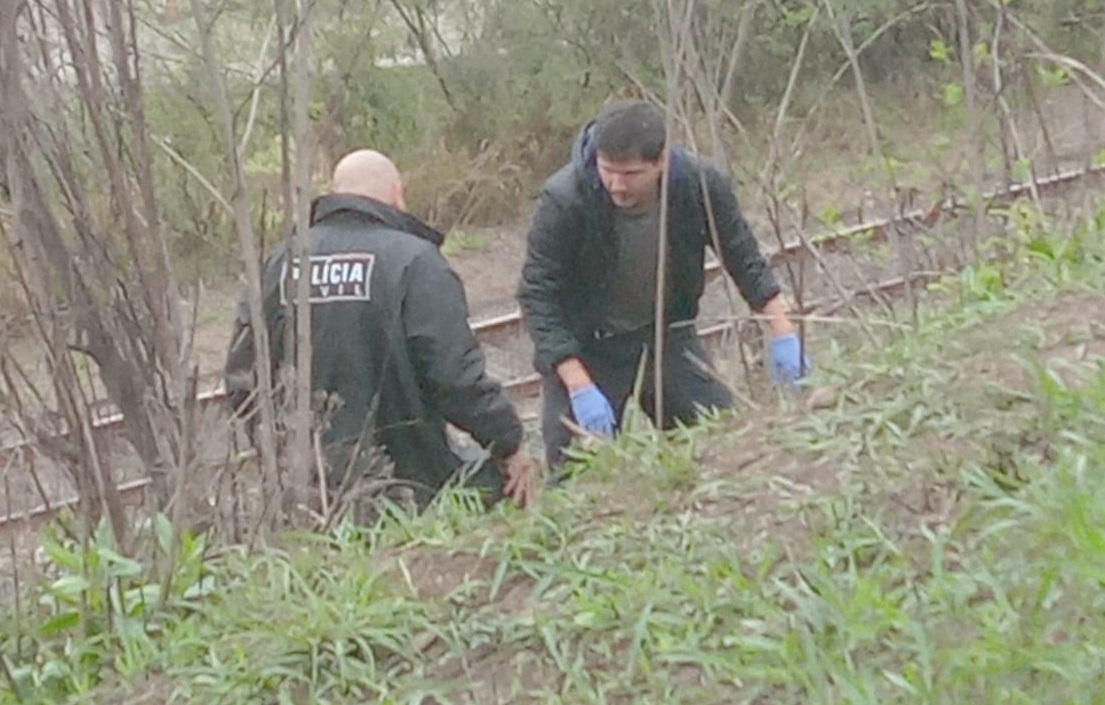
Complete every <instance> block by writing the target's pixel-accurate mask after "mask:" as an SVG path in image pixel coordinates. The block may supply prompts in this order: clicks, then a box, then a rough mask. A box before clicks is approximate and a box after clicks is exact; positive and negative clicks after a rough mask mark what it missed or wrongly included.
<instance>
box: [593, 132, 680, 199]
mask: <svg viewBox="0 0 1105 705" xmlns="http://www.w3.org/2000/svg"><path fill="white" fill-rule="evenodd" d="M594 132H595V121H594V120H592V121H591V122H589V123H587V124H586V125H584V126H583V129H581V130H580V131H579V135H577V136H576V139H575V143H574V144H573V145H572V171H573V172H574V173H575V176H576V178H577V179H578V180H579V181H580V182H581V183H585V184H587V185H588V186H589V187H590V188H592V189H594V190H595V191H602V190H603V188H602V180H601V179H599V168H598V163H597V162H598V153H599V152H598V148H597V147H596V146H595V136H594ZM689 160H690V156H689V155H688V154H687V152H686V151H684V150H683V148H682V147H680V146H679V145H677V144H672V145H670V146H669V147H668V178H669V180H670V183H671V184H673V185H674V184H678V183H680V182H681V181H682V180H683V179H685V178H686V177H687V174H688V167H689Z"/></svg>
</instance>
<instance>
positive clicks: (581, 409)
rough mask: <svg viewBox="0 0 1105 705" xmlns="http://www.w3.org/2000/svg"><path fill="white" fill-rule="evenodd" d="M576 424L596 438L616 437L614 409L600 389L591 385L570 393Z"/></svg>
mask: <svg viewBox="0 0 1105 705" xmlns="http://www.w3.org/2000/svg"><path fill="white" fill-rule="evenodd" d="M569 398H570V399H571V402H572V415H573V416H575V419H576V423H577V424H579V426H580V427H581V428H582V429H583V430H585V431H588V432H589V433H593V434H595V435H596V436H613V435H614V424H615V421H614V409H612V408H611V406H610V402H609V401H608V400H607V399H606V397H605V396H604V395H603V393H602V392H601V391H599V388H598V387H596V386H595V385H594V384H589V385H587V386H586V387H582V388H580V389H577V390H575V391H572V392H569Z"/></svg>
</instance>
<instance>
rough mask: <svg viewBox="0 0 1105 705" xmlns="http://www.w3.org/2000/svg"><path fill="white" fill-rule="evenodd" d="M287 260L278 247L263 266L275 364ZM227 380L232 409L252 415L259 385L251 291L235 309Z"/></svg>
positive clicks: (280, 340)
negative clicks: (282, 275) (279, 292)
mask: <svg viewBox="0 0 1105 705" xmlns="http://www.w3.org/2000/svg"><path fill="white" fill-rule="evenodd" d="M283 262H284V249H283V247H279V248H277V249H276V250H275V251H274V252H273V253H272V254H271V255H270V256H269V257H268V259H267V260H266V261H265V263H264V265H263V266H262V272H261V275H262V285H261V288H262V298H263V299H264V301H263V306H264V309H265V315H264V318H265V321H266V325H267V326H268V331H269V359H270V360H271V364H273V365H275V364H276V362H277V360H280V359H281V358H282V346H283V342H284V341H283V336H282V335H279V334H277V335H275V336H274V335H272V334H273V332H274V331H281V330H283V325H282V324H283V319H284V310H283V309H282V308H281V307H280V302H279V299H278V297H277V286H278V285H279V281H278V280H279V277H280V273H281V267H282V266H283ZM223 384H224V386H225V387H226V395H227V401H228V402H229V404H230V408H231V411H233V412H234V413H235V414H238V415H240V416H246V415H248V414H249V413H250V412H251V411H252V409H253V406H254V404H253V403H252V400H253V394H254V391H255V389H256V387H257V349H256V346H255V344H254V339H253V321H252V319H251V318H250V310H249V298H248V294H243V295H242V297H241V298H240V299H239V300H238V305H237V308H236V309H235V315H234V323H233V325H232V328H231V333H230V345H229V347H228V349H227V353H226V363H225V364H224V366H223Z"/></svg>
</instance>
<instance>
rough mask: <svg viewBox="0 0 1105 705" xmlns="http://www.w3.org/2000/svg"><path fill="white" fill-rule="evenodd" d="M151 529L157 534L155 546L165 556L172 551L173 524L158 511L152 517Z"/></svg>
mask: <svg viewBox="0 0 1105 705" xmlns="http://www.w3.org/2000/svg"><path fill="white" fill-rule="evenodd" d="M153 530H154V533H156V534H157V546H158V548H160V549H161V552H162V553H163V554H165V555H166V556H168V555H171V554H172V552H173V524H172V522H171V521H169V517H167V516H165V515H164V514H161V513H158V514H157V516H155V517H154V518H153Z"/></svg>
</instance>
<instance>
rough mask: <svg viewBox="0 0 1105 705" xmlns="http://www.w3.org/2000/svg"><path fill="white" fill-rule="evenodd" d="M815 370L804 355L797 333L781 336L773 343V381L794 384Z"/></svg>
mask: <svg viewBox="0 0 1105 705" xmlns="http://www.w3.org/2000/svg"><path fill="white" fill-rule="evenodd" d="M811 369H813V365H811V364H810V360H809V358H808V357H806V356H804V355H803V354H802V341H801V340H800V339H799V338H798V334H797V333H787V334H786V335H780V336H779V337H777V338H775V339H774V340H772V341H771V379H772V380H773V381H774V382H775V383H776V384H778V383H780V382H786V383H789V384H792V385H793V384H794V383H795V382H797V381H798V380H799V379H801V378H802V377H804V376H805V375H806V373H808V372H809V371H810V370H811Z"/></svg>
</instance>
